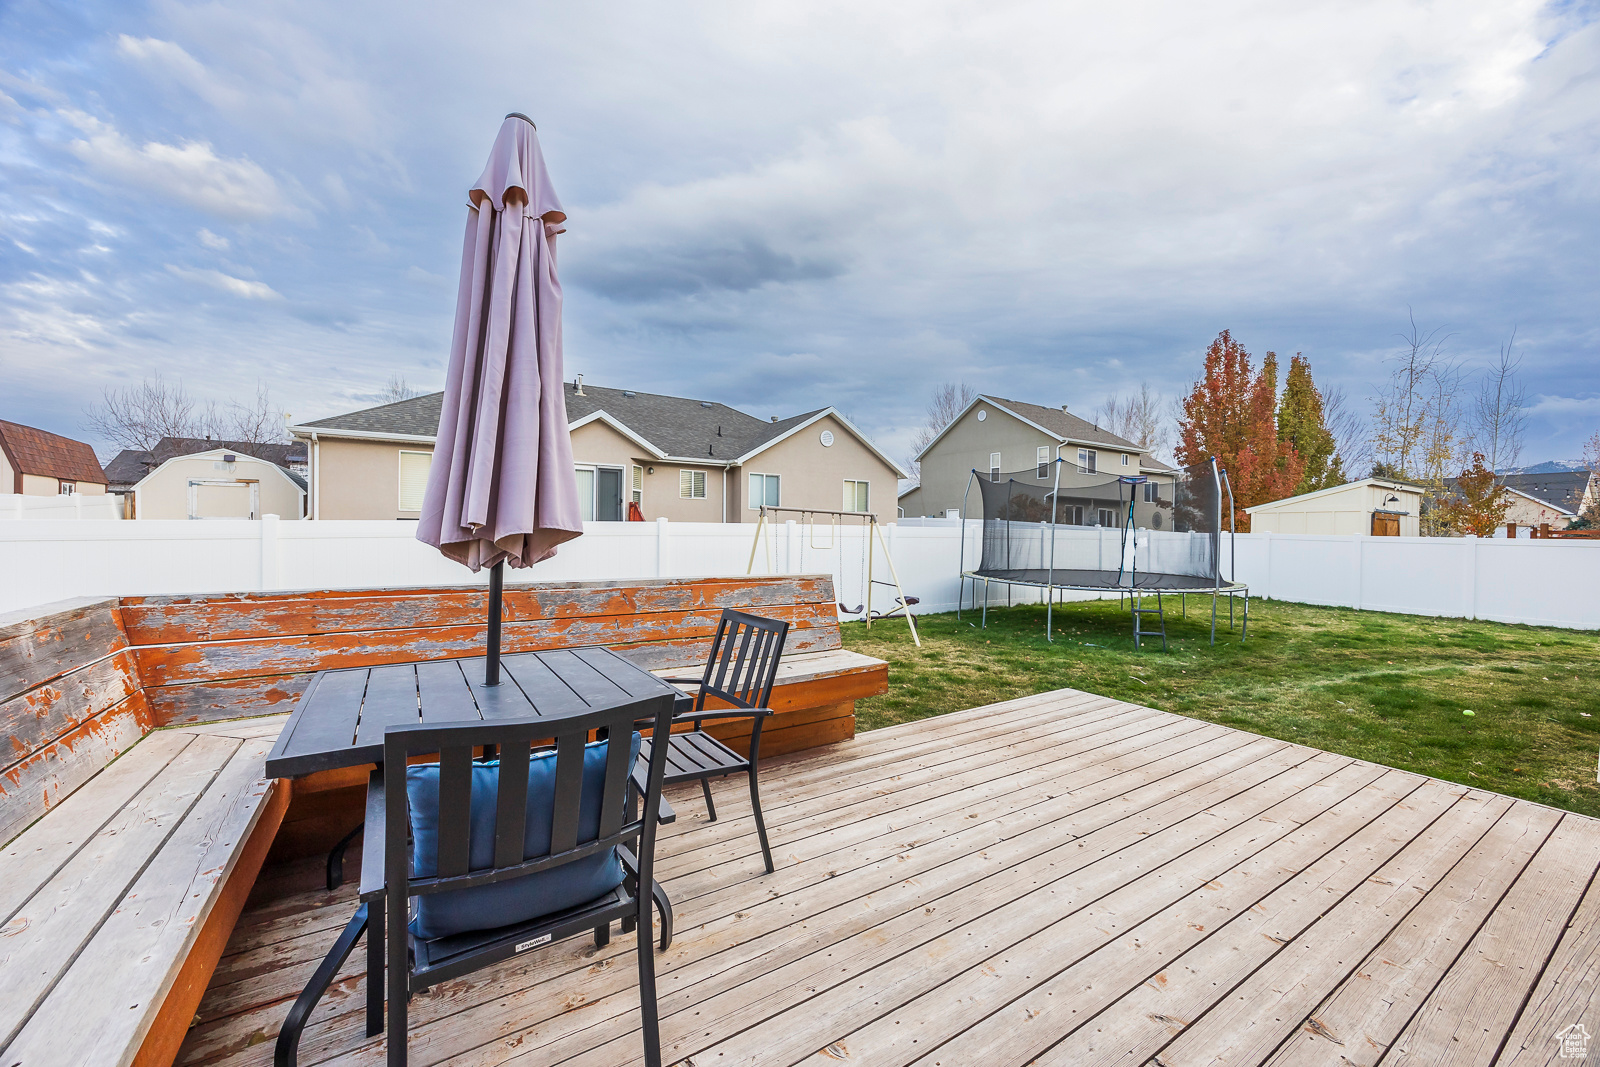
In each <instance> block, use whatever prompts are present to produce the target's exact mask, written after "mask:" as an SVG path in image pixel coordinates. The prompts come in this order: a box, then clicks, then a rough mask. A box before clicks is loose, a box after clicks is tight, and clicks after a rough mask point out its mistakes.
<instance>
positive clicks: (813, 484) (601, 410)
mask: <svg viewBox="0 0 1600 1067" xmlns="http://www.w3.org/2000/svg"><path fill="white" fill-rule="evenodd" d="M564 388H565V393H566V405H567V420H568V426H569V428H570V430H571V432H572V458H573V464H574V466H575V467H576V474H577V479H578V494H579V500H580V504H581V506H582V508H583V516H584V518H585V519H589V520H595V521H602V522H604V521H623V520H626V519H628V518H641V519H655V518H662V517H664V518H667V519H671V520H673V521H675V522H754V521H755V520H756V517H757V516H758V515H759V514H760V512H759V508H760V506H761V505H762V504H763V503H766V504H770V505H780V506H783V507H797V508H818V509H826V510H831V511H877V512H878V513H880V514H881V515H882V516H883V517H884V518H885V519H890V518H892V517H893V515H894V507H895V489H896V486H897V484H898V480H899V479H900V478H903V477H905V472H904V471H902V470H901V469H900V467H899V465H898V464H896V463H895V462H894V461H893V460H891V459H890V458H889V457H888V456H886V455H884V454H883V453H882V452H880V451H879V450H878V449H877V448H876V447H875V446H874V445H873V444H872V442H871V441H869V440H867V438H866V436H865V435H864V434H862V433H861V431H860V430H858V429H856V428H855V427H854V426H852V425H851V424H850V422H849V420H847V419H846V418H845V417H844V416H843V415H841V414H839V412H837V411H835V410H834V409H833V408H831V407H827V408H820V409H818V410H816V411H808V412H806V413H804V414H801V415H793V416H790V417H789V418H786V419H776V418H774V419H772V420H770V421H768V420H763V419H759V418H757V417H755V416H754V415H749V414H746V413H745V412H743V411H739V410H738V409H737V408H732V407H729V406H728V405H726V404H720V403H717V402H716V401H712V400H695V399H691V398H687V397H676V396H662V395H660V394H656V393H642V392H638V391H636V390H631V389H609V388H605V387H603V386H596V385H585V384H584V383H583V381H582V380H581V378H580V379H578V380H575V381H571V382H567V383H565V386H564ZM443 398H444V394H443V393H431V394H429V395H427V396H419V397H416V398H414V399H411V400H402V401H400V402H398V403H394V404H385V405H382V406H380V407H376V408H368V409H366V410H363V411H353V412H350V413H349V414H345V415H335V416H333V417H331V418H326V419H317V420H314V421H311V422H307V423H304V424H302V425H298V426H291V427H290V428H289V429H290V433H292V434H293V435H294V437H295V438H296V439H297V440H300V441H304V442H306V444H307V446H308V449H309V454H310V474H311V515H312V517H314V518H325V519H380V518H381V519H415V518H417V517H418V516H419V514H420V512H421V508H422V496H423V492H424V490H425V489H426V487H427V484H428V470H429V468H430V467H431V465H432V461H433V445H434V439H435V435H436V434H437V432H438V428H439V412H440V410H441V408H442V406H443Z"/></svg>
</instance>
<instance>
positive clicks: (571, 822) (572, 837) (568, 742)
mask: <svg viewBox="0 0 1600 1067" xmlns="http://www.w3.org/2000/svg"><path fill="white" fill-rule="evenodd" d="M586 741H588V737H587V735H578V734H566V735H565V736H562V737H558V738H556V803H555V811H554V812H552V813H551V816H550V851H551V852H565V851H566V850H567V849H569V848H572V847H573V846H574V845H576V844H577V843H578V812H579V805H580V802H581V801H582V799H583V750H584V743H585V742H586ZM607 751H610V746H609V745H607Z"/></svg>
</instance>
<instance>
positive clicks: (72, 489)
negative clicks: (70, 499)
mask: <svg viewBox="0 0 1600 1067" xmlns="http://www.w3.org/2000/svg"><path fill="white" fill-rule="evenodd" d="M58 480H59V479H58ZM77 491H78V483H77V482H62V483H61V495H62V496H71V495H72V494H73V493H76V492H77Z"/></svg>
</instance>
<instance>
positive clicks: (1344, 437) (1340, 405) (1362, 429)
mask: <svg viewBox="0 0 1600 1067" xmlns="http://www.w3.org/2000/svg"><path fill="white" fill-rule="evenodd" d="M1322 423H1323V425H1324V426H1326V427H1327V428H1328V429H1329V430H1330V431H1331V432H1332V433H1333V439H1334V441H1335V442H1336V448H1337V453H1338V456H1339V462H1340V465H1341V466H1342V467H1343V468H1344V471H1345V477H1347V478H1348V477H1360V476H1361V474H1360V472H1364V471H1367V470H1370V469H1371V467H1372V429H1371V427H1370V426H1368V425H1367V420H1366V417H1365V415H1364V414H1363V413H1362V412H1361V411H1360V409H1358V408H1357V407H1356V406H1355V404H1353V403H1351V401H1350V395H1349V394H1348V393H1346V392H1345V391H1344V388H1343V387H1342V386H1337V385H1334V386H1329V387H1328V388H1326V389H1323V390H1322Z"/></svg>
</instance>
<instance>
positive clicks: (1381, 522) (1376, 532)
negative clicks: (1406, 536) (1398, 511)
mask: <svg viewBox="0 0 1600 1067" xmlns="http://www.w3.org/2000/svg"><path fill="white" fill-rule="evenodd" d="M1372 536H1373V537H1399V536H1400V516H1398V515H1384V514H1382V513H1381V512H1377V511H1374V512H1373V513H1372Z"/></svg>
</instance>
